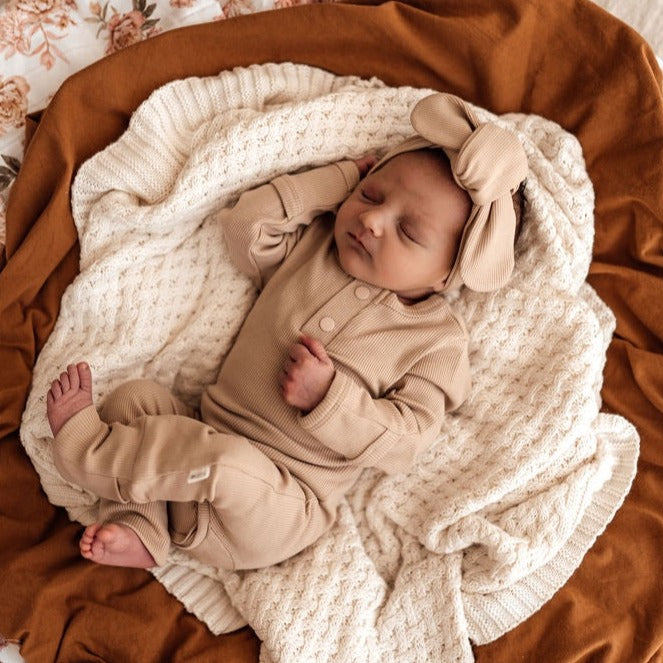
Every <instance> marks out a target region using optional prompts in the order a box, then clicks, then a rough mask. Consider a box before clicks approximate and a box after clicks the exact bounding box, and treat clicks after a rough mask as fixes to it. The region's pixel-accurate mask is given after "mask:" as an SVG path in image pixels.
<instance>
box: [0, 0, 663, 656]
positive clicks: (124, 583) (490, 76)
mask: <svg viewBox="0 0 663 663" xmlns="http://www.w3.org/2000/svg"><path fill="white" fill-rule="evenodd" d="M137 55H139V56H140V57H137ZM137 61H140V62H143V63H144V66H142V67H140V68H138V69H137V68H136V62H137ZM268 61H277V62H280V61H294V62H301V63H306V64H311V65H315V66H319V67H323V68H326V69H329V70H330V71H332V72H334V73H338V74H357V75H360V76H364V77H368V76H371V75H375V76H378V77H379V78H381V79H382V80H384V81H385V82H386V83H387V84H390V85H412V86H422V87H433V88H437V89H440V90H446V91H450V92H453V93H455V94H458V95H460V96H462V97H465V98H467V99H469V100H471V101H473V102H475V103H477V104H479V105H481V106H483V107H485V108H488V109H490V110H491V111H494V112H496V113H504V112H507V111H521V112H526V113H537V114H539V115H543V116H546V117H548V118H550V119H552V120H555V121H556V122H558V123H559V124H561V125H562V126H563V127H564V128H565V129H567V130H569V131H571V132H573V133H574V134H575V135H576V136H578V138H579V140H580V142H581V144H582V146H583V149H584V152H585V157H586V160H587V168H588V171H589V175H590V177H591V178H592V181H593V182H594V185H595V191H596V245H595V250H594V261H593V263H592V268H591V271H590V281H591V284H592V286H593V287H594V288H595V289H596V290H597V292H598V293H599V295H600V296H601V297H602V298H603V299H604V300H605V301H606V303H607V304H608V305H609V306H610V307H611V308H612V310H613V311H614V313H615V314H616V316H617V321H618V322H617V330H616V333H615V338H614V340H613V342H612V344H611V346H610V349H609V352H608V362H607V366H606V371H605V382H604V388H603V393H602V395H603V399H604V408H605V409H606V410H608V411H612V412H617V413H620V414H622V415H624V416H625V417H626V418H628V419H629V420H630V421H632V422H633V423H634V424H635V425H636V426H637V428H638V431H639V433H640V435H641V445H642V446H641V458H640V463H639V470H638V475H637V477H636V480H635V483H634V486H633V489H632V491H631V493H630V494H629V496H628V497H627V499H626V502H625V504H624V506H623V507H622V509H620V511H619V512H618V513H617V516H616V518H615V519H614V520H613V522H612V523H611V524H610V525H609V527H608V529H607V530H606V532H605V533H604V534H603V535H602V536H601V537H600V538H599V540H598V541H597V543H596V544H595V545H594V547H593V548H592V549H591V550H590V552H589V553H588V554H587V556H586V557H585V559H584V561H583V563H582V565H581V567H580V568H579V569H578V571H577V572H576V573H575V574H574V576H573V577H572V578H571V580H570V581H569V582H568V583H567V585H566V586H565V587H564V588H563V589H562V590H560V592H558V594H556V595H555V596H554V598H553V599H552V600H551V601H550V602H549V603H548V604H546V605H545V606H544V607H543V609H542V610H541V611H540V612H539V613H537V614H536V615H534V616H533V617H532V618H531V619H529V620H528V621H527V622H525V623H523V624H522V625H521V626H519V627H518V628H516V629H515V630H514V631H512V632H511V633H509V634H507V635H506V636H504V637H503V638H501V639H500V640H498V641H496V642H494V643H492V644H490V645H486V646H483V647H478V648H476V651H475V653H476V658H477V660H478V661H479V662H484V663H488V662H490V663H495V662H500V663H512V662H513V661H521V660H524V661H530V660H541V661H546V663H553V662H563V663H571V662H572V661H573V662H575V661H584V660H591V661H594V662H600V663H608V662H610V663H617V662H620V663H621V662H623V663H627V662H628V663H639V662H644V661H650V660H658V658H659V657H661V656H662V655H663V611H662V610H661V608H660V605H661V599H660V597H661V595H663V573H662V572H661V570H660V569H661V563H660V557H661V541H662V540H663V356H662V355H663V177H662V175H661V171H662V168H663V166H662V164H663V98H662V95H661V75H660V71H659V70H658V67H657V65H656V62H655V59H654V57H653V54H652V53H651V52H650V51H649V50H648V48H647V47H646V45H645V43H644V42H643V41H642V40H641V39H640V38H639V37H638V36H637V35H636V34H635V33H633V32H632V31H630V30H628V29H627V28H625V27H624V26H623V25H621V24H620V23H619V22H617V21H616V20H614V19H613V18H611V17H609V16H608V15H607V14H604V13H603V12H602V11H601V10H599V9H597V8H596V7H595V6H594V5H592V3H590V2H589V1H587V0H575V1H573V0H557V1H556V2H554V3H551V2H548V0H490V1H488V0H465V1H464V2H462V3H459V2H457V1H456V0H436V1H435V2H432V1H431V2H424V1H422V0H419V1H418V2H414V3H410V4H408V5H406V4H401V3H386V4H381V5H372V4H370V3H366V4H363V5H362V4H347V5H315V6H307V7H299V8H294V9H292V10H286V11H283V12H279V13H265V14H255V15H251V16H247V17H243V18H240V19H236V20H231V21H228V22H225V23H216V24H205V25H201V26H196V27H191V28H186V29H183V30H179V31H174V32H171V33H166V34H164V35H162V36H161V37H157V38H154V39H152V40H149V41H146V42H143V43H141V44H138V45H137V46H136V47H134V49H132V51H131V52H130V53H127V52H126V51H123V52H120V53H118V54H117V55H115V56H113V57H110V58H107V59H104V60H102V61H100V62H98V63H96V64H95V65H93V66H91V67H90V68H88V69H86V70H84V71H82V72H81V73H79V74H77V75H76V76H74V77H73V78H71V79H69V81H68V82H67V83H65V85H64V86H63V87H62V89H61V91H60V92H59V93H58V95H57V96H56V97H55V99H54V100H53V102H52V103H51V105H50V106H49V107H48V109H47V110H46V112H45V113H44V114H43V116H42V117H41V119H40V122H39V124H38V126H37V127H36V130H35V133H34V136H33V137H32V141H31V143H30V146H29V148H28V150H27V153H26V156H25V160H24V163H23V167H22V170H21V173H20V174H19V177H18V179H17V180H16V183H15V185H14V189H13V191H12V197H11V198H10V201H9V207H8V210H7V264H6V266H5V267H4V269H3V270H2V271H1V272H0V438H1V439H0V595H1V596H2V600H1V601H0V633H1V634H2V635H4V636H6V637H10V638H17V639H21V640H22V641H23V645H22V653H23V655H24V656H25V658H26V660H28V661H40V662H41V661H84V660H104V661H143V662H152V661H153V662H155V663H157V662H160V661H184V660H186V661H198V662H202V661H220V660H222V661H228V662H230V663H249V662H253V661H257V657H258V643H257V640H256V638H255V636H254V635H253V634H252V632H251V631H250V630H249V629H243V630H241V631H239V632H236V633H233V634H230V635H226V636H219V637H215V636H213V635H212V634H211V633H209V631H207V629H206V627H205V626H204V625H203V624H202V623H201V622H198V621H197V620H196V619H195V618H194V617H193V616H191V615H189V614H187V613H186V612H185V611H184V609H183V608H182V607H181V606H180V604H179V603H178V602H177V601H176V600H175V599H174V598H173V597H172V596H170V595H168V594H167V593H166V591H165V590H164V589H163V587H161V586H160V585H159V584H158V583H157V582H156V581H155V580H154V579H153V578H152V577H151V576H150V575H149V574H148V573H145V572H142V571H132V570H126V569H116V568H107V567H98V566H95V565H92V564H90V563H87V562H85V561H83V560H82V559H80V558H79V557H78V554H77V539H78V536H79V533H80V527H79V526H78V525H76V524H72V523H69V522H68V519H67V517H66V515H65V514H64V511H62V510H60V509H56V508H54V507H52V506H51V505H49V503H48V502H47V500H46V498H45V496H44V494H43V493H42V491H41V488H40V485H39V480H38V477H37V474H36V473H35V472H34V470H33V469H32V466H31V464H30V462H29V460H28V459H27V456H26V455H25V453H24V452H23V450H22V447H21V446H20V443H19V442H18V436H17V429H18V426H19V423H20V417H21V412H22V409H23V406H24V403H25V399H26V396H27V392H28V389H29V385H30V378H31V370H32V366H33V365H34V362H35V358H36V356H37V354H38V352H39V351H40V349H41V348H42V347H43V344H44V342H45V341H46V339H47V338H48V335H49V333H50V331H51V329H52V327H53V324H54V321H55V318H56V316H57V312H58V305H59V301H60V297H61V295H62V293H63V291H64V289H65V288H66V286H67V285H68V283H70V282H71V281H72V279H73V278H74V277H75V275H76V273H77V265H78V262H77V258H78V253H77V240H76V232H75V228H74V225H73V222H72V219H71V213H70V208H69V190H70V185H71V181H72V178H73V175H74V173H75V172H76V169H77V168H78V166H79V165H80V164H81V163H82V162H83V161H84V160H85V159H86V158H88V157H89V156H91V155H92V154H93V153H95V152H96V151H98V150H99V149H101V148H103V147H104V146H105V145H106V144H108V143H109V142H110V141H112V140H114V139H116V138H117V137H118V136H119V135H120V134H121V133H122V131H123V130H124V129H125V128H126V126H127V122H128V119H129V117H130V115H131V112H132V111H133V110H134V109H135V108H136V107H137V106H138V105H139V103H140V102H141V101H143V100H144V99H145V98H146V97H147V96H148V95H149V94H150V92H151V91H152V90H154V89H155V88H157V87H159V86H161V85H163V84H164V83H166V82H168V81H170V80H173V79H177V78H183V77H186V76H207V75H212V74H215V73H217V72H218V71H220V70H223V69H227V68H231V67H234V66H240V65H249V64H252V63H262V62H268ZM72 354H75V348H72ZM432 591H434V590H433V589H432Z"/></svg>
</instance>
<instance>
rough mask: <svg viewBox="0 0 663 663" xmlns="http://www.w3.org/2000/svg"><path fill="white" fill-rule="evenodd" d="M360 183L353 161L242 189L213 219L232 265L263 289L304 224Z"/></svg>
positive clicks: (306, 224)
mask: <svg viewBox="0 0 663 663" xmlns="http://www.w3.org/2000/svg"><path fill="white" fill-rule="evenodd" d="M358 181H359V171H358V169H357V166H356V165H355V164H354V163H353V162H352V161H341V162H339V163H335V164H331V165H328V166H322V167H320V168H315V169H313V170H309V171H306V172H303V173H298V174H295V175H282V176H280V177H277V178H276V179H274V180H273V181H272V182H270V183H268V184H264V185H262V186H260V187H258V188H256V189H252V190H250V191H247V192H245V193H243V194H242V195H241V196H240V197H239V199H238V200H237V203H236V204H235V205H234V206H233V207H232V208H227V209H224V210H221V211H220V212H219V213H218V215H217V219H218V221H219V222H220V223H221V226H222V229H223V233H224V236H225V239H226V242H227V245H228V248H229V251H230V255H231V257H232V259H233V262H234V263H235V264H236V266H237V267H238V268H239V269H240V270H241V271H242V272H244V273H245V274H246V275H247V276H249V277H250V278H251V279H252V280H253V282H254V283H255V284H256V286H257V287H258V288H260V289H262V288H263V287H264V285H265V283H266V282H267V281H268V280H269V278H270V277H271V276H272V274H273V273H274V272H275V271H276V269H277V267H278V266H279V265H280V264H281V262H283V260H284V259H285V258H286V256H287V255H288V254H289V253H290V252H291V251H292V249H293V248H294V246H295V245H296V244H297V242H298V241H299V238H300V237H301V235H302V233H303V232H304V230H305V228H306V226H308V224H310V223H311V221H312V220H313V219H315V218H316V217H317V216H319V215H320V214H324V213H325V212H332V211H335V210H336V208H337V207H338V206H339V205H340V203H341V202H342V201H343V200H345V198H346V197H347V196H348V194H349V193H350V192H351V191H352V189H354V187H355V186H356V184H357V183H358Z"/></svg>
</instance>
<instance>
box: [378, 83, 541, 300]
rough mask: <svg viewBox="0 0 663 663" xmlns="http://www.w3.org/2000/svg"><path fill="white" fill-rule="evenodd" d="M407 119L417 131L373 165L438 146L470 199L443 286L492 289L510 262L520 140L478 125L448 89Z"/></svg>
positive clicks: (522, 164)
mask: <svg viewBox="0 0 663 663" xmlns="http://www.w3.org/2000/svg"><path fill="white" fill-rule="evenodd" d="M410 121H411V122H412V127H413V128H414V130H415V131H416V132H417V133H418V134H419V135H418V136H413V137H412V138H409V139H407V140H406V141H404V142H403V143H401V144H400V145H398V146H397V147H396V148H394V149H393V150H391V151H390V152H389V153H388V154H386V155H385V156H384V157H383V159H381V160H380V162H379V163H378V164H377V165H376V166H375V168H374V170H375V169H377V168H380V167H381V166H382V165H384V164H385V163H386V162H387V161H388V160H390V159H393V158H394V157H395V156H396V155H398V154H401V153H403V152H411V151H413V150H418V149H422V148H436V147H440V148H442V149H443V150H444V152H445V153H446V155H447V157H448V158H449V161H450V163H451V172H452V173H453V177H454V179H455V180H456V182H457V184H458V185H459V186H460V187H461V188H463V189H465V191H467V193H468V194H469V196H470V198H471V199H472V203H473V204H472V211H471V212H470V216H469V218H468V220H467V222H466V223H465V226H464V228H463V233H462V236H461V241H460V248H459V250H458V254H457V256H456V260H455V262H454V265H453V267H452V268H451V272H450V273H449V276H448V278H447V281H446V284H445V287H444V289H445V290H450V289H453V288H457V287H459V286H461V285H462V284H465V285H466V286H467V287H468V288H470V289H472V290H476V291H478V292H489V291H491V290H497V289H498V288H500V287H501V286H503V285H504V284H505V283H506V282H507V281H508V279H509V277H510V276H511V272H512V271H513V265H514V241H515V232H516V215H515V212H514V209H513V202H512V194H513V193H514V192H515V191H516V189H517V188H518V186H519V185H520V183H521V182H522V181H523V180H524V179H525V177H526V175H527V170H528V165H527V156H526V155H525V151H524V149H523V147H522V145H521V144H520V141H519V140H518V138H517V137H516V135H515V134H513V133H512V132H510V131H507V130H506V129H502V128H501V127H498V126H497V125H496V124H494V123H487V124H480V123H479V121H478V119H477V117H476V115H475V114H474V112H473V111H472V109H471V108H470V107H469V106H468V104H466V103H465V102H464V101H463V100H462V99H459V98H458V97H456V96H454V95H452V94H446V93H437V94H432V95H430V96H428V97H425V98H424V99H422V100H421V101H419V102H418V103H417V104H416V105H415V107H414V109H413V110H412V113H411V115H410Z"/></svg>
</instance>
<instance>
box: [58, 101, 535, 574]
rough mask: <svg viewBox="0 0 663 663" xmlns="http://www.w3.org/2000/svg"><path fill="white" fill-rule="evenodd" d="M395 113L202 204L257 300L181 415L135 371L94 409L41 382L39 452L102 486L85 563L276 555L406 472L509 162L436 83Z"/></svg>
mask: <svg viewBox="0 0 663 663" xmlns="http://www.w3.org/2000/svg"><path fill="white" fill-rule="evenodd" d="M411 121H412V126H413V128H414V130H415V132H416V135H414V136H413V137H411V138H409V139H408V140H406V141H405V142H403V143H401V144H400V145H399V146H397V147H396V148H395V149H393V150H392V151H390V152H389V153H387V155H386V156H385V157H383V158H382V159H381V160H380V161H378V162H377V163H376V160H375V159H374V158H373V157H370V156H369V157H364V158H361V159H358V160H347V161H341V162H339V163H335V164H331V165H328V166H323V167H320V168H316V169H313V170H309V171H306V172H301V173H298V174H294V175H283V176H280V177H277V178H276V179H275V180H273V181H272V182H270V183H269V184H265V185H263V186H260V187H258V188H256V189H254V190H251V191H248V192H246V193H244V194H242V195H241V196H240V198H239V199H238V201H237V203H236V204H235V205H234V206H233V207H232V208H229V209H224V210H222V211H221V212H219V213H218V220H219V223H220V224H221V225H222V229H223V233H224V235H225V239H226V242H227V246H228V249H229V253H230V255H231V257H232V259H233V261H234V262H235V264H236V265H237V267H238V268H239V269H240V270H242V271H243V272H244V273H246V274H247V275H248V276H250V277H251V278H252V279H253V281H254V282H255V284H256V286H257V287H258V289H259V291H260V294H259V296H258V298H257V300H256V302H255V304H254V306H253V308H252V309H251V311H250V312H249V314H248V316H247V317H246V320H245V321H244V324H243V326H242V328H241V330H240V332H239V334H238V335H237V338H236V340H235V342H234V344H233V347H232V348H231V350H230V351H229V353H228V354H227V356H226V358H225V360H224V361H223V364H222V366H221V368H220V371H219V374H218V379H217V381H216V383H215V384H212V385H210V386H209V387H208V388H207V389H206V390H205V392H204V393H203V395H202V399H201V403H200V410H199V411H193V410H192V409H191V408H190V407H188V406H187V405H185V404H184V403H182V402H181V401H179V400H178V399H177V398H176V397H175V396H173V395H172V394H171V393H170V392H169V391H168V390H166V389H165V388H164V387H162V386H160V385H159V384H157V383H155V382H151V381H147V380H134V381H131V382H128V383H126V384H123V385H121V386H120V387H119V388H117V389H116V390H115V391H114V392H112V393H111V394H110V395H109V396H108V397H107V398H106V399H105V401H104V403H103V404H102V406H101V408H100V410H99V411H97V409H96V408H95V406H94V404H93V401H92V374H91V370H90V367H89V366H88V365H87V364H86V363H78V364H75V365H74V364H72V365H69V366H68V367H67V370H66V372H63V373H62V374H61V375H60V377H59V379H56V380H54V381H53V383H52V385H51V388H50V390H49V392H48V394H47V415H48V420H49V423H50V426H51V430H52V432H53V436H54V438H55V439H54V442H53V454H54V460H55V464H56V466H57V468H58V470H59V471H60V473H61V474H62V476H63V477H65V478H66V479H67V480H69V481H71V482H73V483H76V484H78V485H80V486H83V487H84V488H87V489H88V490H90V491H92V492H93V493H95V494H96V495H99V496H100V498H101V501H100V510H99V520H98V523H96V524H94V525H91V526H89V527H87V528H86V529H85V531H84V533H83V536H82V538H81V541H80V549H81V553H82V555H83V556H84V557H85V558H87V559H90V560H92V561H95V562H98V563H101V564H111V565H120V566H131V567H143V568H149V567H152V566H155V565H162V564H164V563H165V561H166V557H167V554H168V551H169V549H170V547H171V545H173V546H175V547H176V548H179V549H182V550H186V551H187V552H188V553H189V554H191V555H192V556H193V557H194V558H195V559H197V560H199V561H201V562H203V563H207V564H211V565H213V566H215V567H217V568H224V569H251V568H259V567H264V566H268V565H271V564H275V563H278V562H280V561H283V560H285V559H287V558H289V557H291V556H292V555H295V554H296V553H297V552H299V551H301V550H303V549H304V548H305V547H306V546H308V545H310V544H311V543H313V542H314V541H315V540H316V539H318V538H319V537H320V536H321V535H322V534H324V532H325V531H326V530H327V529H329V527H331V525H332V524H333V522H334V520H335V517H336V509H337V506H338V504H339V501H340V500H341V499H342V497H343V495H344V494H345V493H346V492H347V491H348V489H349V488H350V487H351V486H352V485H353V483H354V482H355V480H356V479H357V477H358V476H359V474H360V472H361V471H362V470H363V469H364V468H368V467H374V468H378V469H380V470H383V471H385V472H388V473H394V472H403V471H405V470H407V469H408V468H409V467H410V466H411V465H412V463H413V462H414V461H415V459H416V458H417V456H418V455H419V454H420V453H421V452H422V451H424V450H425V449H427V448H428V447H429V446H430V445H431V444H432V443H433V441H434V440H435V439H436V437H437V436H438V434H439V432H440V428H441V423H442V420H443V418H444V416H445V414H446V412H449V411H451V410H453V409H455V408H457V407H458V406H459V405H460V404H461V403H462V402H463V401H464V400H465V399H466V397H467V396H468V393H469V390H470V369H469V363H468V350H467V344H468V335H467V331H466V329H465V326H464V324H463V321H462V320H461V319H460V318H459V317H458V315H457V314H456V313H454V311H453V309H452V308H451V306H450V304H449V303H448V301H447V299H446V298H445V297H444V296H442V295H443V293H445V292H446V291H450V290H455V289H458V288H459V287H461V286H466V287H469V288H471V289H473V290H476V291H481V292H486V291H491V290H494V289H497V288H499V287H501V286H502V285H503V284H504V283H505V282H506V281H507V280H508V278H509V276H510V274H511V271H512V269H513V261H514V241H515V236H516V228H517V223H518V219H519V211H520V200H519V198H518V192H519V185H520V184H521V182H522V181H523V180H524V178H525V176H526V174H527V159H526V156H525V153H524V151H523V148H522V146H521V145H520V143H519V141H518V139H517V137H516V136H515V135H514V134H512V133H511V132H509V131H506V130H505V129H502V128H500V127H498V126H497V125H496V124H494V123H487V124H483V125H479V123H478V121H477V119H476V117H475V115H474V113H473V112H472V110H471V109H470V108H469V106H467V104H465V103H464V102H463V101H461V100H460V99H458V98H457V97H454V96H452V95H448V94H434V95H431V96H429V97H426V98H425V99H423V100H421V101H420V102H419V103H418V104H417V105H416V106H415V107H414V109H413V111H412V115H411ZM155 324H158V321H155Z"/></svg>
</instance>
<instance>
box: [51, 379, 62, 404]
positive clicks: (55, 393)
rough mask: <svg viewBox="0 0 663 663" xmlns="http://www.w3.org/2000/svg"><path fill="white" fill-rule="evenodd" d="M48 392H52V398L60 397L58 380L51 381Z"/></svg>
mask: <svg viewBox="0 0 663 663" xmlns="http://www.w3.org/2000/svg"><path fill="white" fill-rule="evenodd" d="M50 393H51V394H53V399H54V400H57V399H58V398H61V397H62V385H61V384H60V380H53V382H51V391H50Z"/></svg>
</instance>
